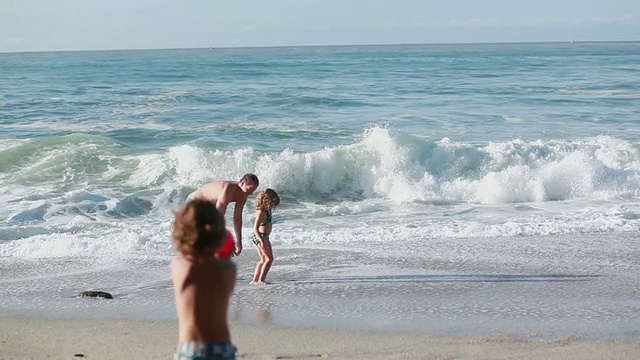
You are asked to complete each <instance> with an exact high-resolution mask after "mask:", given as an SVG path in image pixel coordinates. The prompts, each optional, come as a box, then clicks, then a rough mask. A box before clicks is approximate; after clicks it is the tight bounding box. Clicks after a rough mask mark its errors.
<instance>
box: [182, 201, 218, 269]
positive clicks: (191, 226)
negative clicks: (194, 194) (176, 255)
mask: <svg viewBox="0 0 640 360" xmlns="http://www.w3.org/2000/svg"><path fill="white" fill-rule="evenodd" d="M226 235H227V233H226V227H225V222H224V216H222V214H221V213H220V212H219V211H218V209H216V206H215V205H214V204H213V203H212V202H210V201H206V200H194V201H191V202H188V203H186V204H185V205H183V206H182V208H180V210H178V212H177V213H176V216H175V220H174V222H173V245H174V246H175V248H176V250H177V251H178V252H180V253H181V254H183V255H184V256H185V257H189V258H196V259H197V258H202V257H206V256H208V255H212V254H214V253H215V251H217V250H218V249H219V248H220V246H221V245H222V242H223V240H224V239H225V237H226Z"/></svg>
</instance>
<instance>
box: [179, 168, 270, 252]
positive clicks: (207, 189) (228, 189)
mask: <svg viewBox="0 0 640 360" xmlns="http://www.w3.org/2000/svg"><path fill="white" fill-rule="evenodd" d="M259 184H260V181H259V180H258V177H257V176H255V175H254V174H245V175H244V176H243V177H242V178H241V179H240V181H214V182H212V183H209V184H206V185H203V186H202V187H201V188H199V189H198V190H196V191H194V192H192V193H191V194H189V196H188V197H187V201H193V200H196V199H201V200H206V201H210V202H212V203H214V204H215V205H216V209H218V211H220V213H222V215H223V216H224V215H225V214H226V212H227V206H229V204H230V203H232V202H234V203H236V205H235V209H234V211H233V229H234V231H235V233H236V246H235V251H234V252H233V253H234V255H236V256H237V255H240V253H241V252H242V210H243V209H244V204H246V202H247V198H248V197H249V195H251V194H253V192H254V191H256V188H257V187H258V185H259Z"/></svg>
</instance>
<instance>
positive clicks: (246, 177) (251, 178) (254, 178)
mask: <svg viewBox="0 0 640 360" xmlns="http://www.w3.org/2000/svg"><path fill="white" fill-rule="evenodd" d="M240 181H245V182H246V181H249V182H252V183H254V184H256V185H260V180H258V177H257V176H255V175H254V174H244V176H243V177H242V178H241V179H240Z"/></svg>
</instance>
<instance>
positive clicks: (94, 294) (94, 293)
mask: <svg viewBox="0 0 640 360" xmlns="http://www.w3.org/2000/svg"><path fill="white" fill-rule="evenodd" d="M80 297H94V298H103V299H113V295H111V294H109V293H108V292H105V291H92V290H88V291H83V292H81V293H80Z"/></svg>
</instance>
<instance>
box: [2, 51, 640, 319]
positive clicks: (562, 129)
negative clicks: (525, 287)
mask: <svg viewBox="0 0 640 360" xmlns="http://www.w3.org/2000/svg"><path fill="white" fill-rule="evenodd" d="M638 64H640V43H637V42H630V43H549V44H483V45H404V46H358V47H346V46H344V47H292V48H238V49H190V50H145V51H105V52H100V51H96V52H51V53H3V54H0V181H1V183H2V186H1V187H0V201H1V202H2V204H3V206H2V208H0V264H1V265H2V268H3V275H1V276H0V283H2V285H3V287H4V290H0V302H3V301H4V302H3V304H4V305H5V308H6V309H15V308H24V309H26V310H25V311H27V310H29V309H31V310H33V311H44V310H38V309H42V308H44V309H46V308H51V307H52V305H51V304H49V303H47V302H46V301H45V300H43V301H44V303H43V304H44V305H43V304H40V303H39V302H38V301H31V302H30V303H29V305H28V306H25V305H24V304H23V301H25V300H24V299H25V297H28V298H29V299H34V298H39V297H38V296H37V295H36V294H37V293H40V292H47V293H49V292H50V291H54V292H55V293H58V294H73V293H74V292H75V291H76V290H83V289H84V288H86V287H87V286H89V285H88V284H91V286H94V287H95V286H97V287H110V288H114V287H115V288H117V289H120V290H119V291H120V292H121V294H122V296H124V297H125V298H129V299H131V304H133V305H132V306H134V305H135V304H138V305H139V303H136V301H140V297H139V296H140V294H142V293H144V292H145V291H149V288H153V289H157V291H159V292H160V293H161V294H162V297H161V298H162V299H164V300H162V301H160V303H161V305H162V306H164V305H166V303H167V302H170V295H171V294H170V292H169V291H168V282H167V279H168V275H167V273H166V271H165V270H166V269H165V267H164V266H165V265H166V263H167V262H168V261H169V259H170V258H171V256H172V250H171V247H170V244H169V241H168V239H169V231H170V226H171V215H172V211H173V210H175V208H176V207H177V206H178V205H179V204H180V203H181V202H182V201H183V200H184V198H185V197H186V195H187V194H188V193H189V192H190V191H192V190H194V189H195V188H196V187H198V186H200V185H202V184H204V183H205V182H207V181H211V180H216V179H237V178H238V177H240V176H241V175H242V174H244V173H246V172H253V173H256V174H257V175H258V176H259V177H260V179H261V184H262V185H261V189H262V188H265V187H267V186H268V187H273V188H275V189H276V190H277V191H278V192H280V193H281V194H282V197H283V200H284V201H283V204H282V206H281V207H280V208H278V211H277V212H276V213H275V220H276V224H275V225H274V233H273V243H274V247H275V248H276V249H277V251H279V254H280V256H281V257H280V258H279V260H280V267H278V265H276V266H274V270H273V276H274V281H276V282H278V281H279V282H281V283H284V284H286V283H287V282H288V281H298V280H302V281H307V282H311V283H318V282H319V283H323V284H325V285H326V284H329V283H330V284H332V285H326V286H330V287H333V286H338V288H339V289H340V287H339V286H340V285H335V284H336V282H335V279H342V278H343V277H344V276H355V278H356V279H360V280H361V281H364V282H366V281H365V280H366V279H367V278H366V277H367V276H373V278H374V279H379V278H380V277H389V276H392V277H393V276H400V277H399V278H398V277H393V279H402V276H413V278H411V279H414V280H415V279H423V280H424V279H425V278H424V277H423V276H427V275H433V274H442V273H444V274H447V275H460V274H463V275H465V276H467V275H471V276H475V275H478V274H482V275H483V276H484V275H486V274H494V275H495V274H498V275H505V274H507V275H509V276H511V275H514V276H515V275H517V276H521V275H522V274H525V275H527V274H528V275H531V274H546V275H549V274H551V275H554V276H555V275H558V273H559V272H561V273H562V274H563V275H569V276H574V275H589V276H592V275H594V276H596V275H597V276H601V275H612V274H618V273H617V272H619V273H621V274H622V276H623V278H624V279H625V280H624V281H622V282H621V284H622V285H620V286H622V287H628V286H627V285H628V282H627V281H630V282H631V283H633V281H637V280H638V278H637V274H638V273H640V272H638V270H639V269H638V265H637V264H636V263H637V262H636V260H634V259H636V258H637V254H639V251H640V250H639V245H638V241H637V239H638V234H639V233H640V65H638ZM250 207H251V204H250V205H249V208H248V209H245V234H248V233H250V226H251V221H252V220H253V219H252V215H253V213H252V210H251V208H250ZM603 238H606V239H608V240H607V241H606V242H603V241H602V239H603ZM244 244H245V246H246V247H247V253H246V257H244V258H243V257H241V258H239V259H238V262H239V264H240V265H242V266H241V280H242V279H244V277H248V273H249V272H250V269H251V264H252V262H253V261H255V258H253V257H252V256H254V255H255V254H254V252H253V251H252V249H251V248H250V247H249V246H250V245H251V242H250V241H249V240H248V239H246V240H245V241H244ZM554 251H558V252H560V253H562V254H565V255H566V256H562V258H560V259H558V258H555V257H554ZM301 254H307V255H305V256H301ZM319 254H321V255H322V256H321V255H319ZM634 254H635V255H634ZM325 256H330V257H331V258H330V259H328V258H325ZM243 262H246V264H245V263H243ZM65 264H66V265H65ZM73 264H82V266H81V267H80V268H76V265H73ZM140 264H146V265H145V266H142V265H140ZM525 264H526V266H525ZM131 266H133V267H134V268H135V269H136V270H137V271H142V270H140V269H141V268H144V269H153V271H151V272H150V274H149V275H148V276H149V277H148V278H145V277H143V278H144V280H141V279H140V275H136V276H133V275H129V276H128V277H127V276H124V279H129V281H130V283H131V284H130V285H117V286H116V285H114V284H113V283H111V282H110V281H111V280H107V278H108V277H105V275H104V274H105V273H106V272H111V273H114V274H119V275H118V276H115V275H114V276H115V278H114V279H119V280H122V279H123V277H122V274H120V273H119V272H120V271H121V269H122V268H123V267H124V268H125V269H127V268H128V267H131ZM343 268H346V269H351V270H349V271H346V272H345V270H342V269H343ZM5 269H6V270H7V271H9V270H11V271H10V272H6V271H5ZM32 270H33V271H34V274H36V275H34V274H30V272H31V271H32ZM326 271H328V272H326ZM245 273H246V274H245ZM634 273H635V277H633V276H632V275H630V274H634ZM5 274H7V275H5ZM37 274H43V275H42V276H39V275H37ZM45 274H46V276H45ZM354 274H356V275H354ZM546 275H545V276H546ZM70 276H71V278H69V277H70ZM78 276H79V277H80V278H81V279H82V281H78ZM416 276H417V278H416ZM626 276H630V277H626ZM52 278H53V279H56V281H50V279H52ZM70 279H73V280H70ZM318 279H324V280H318ZM427 279H428V280H433V279H432V278H427ZM456 279H457V278H456ZM481 279H483V278H481ZM491 279H493V278H489V280H491ZM516 279H519V278H516ZM545 279H547V278H545ZM571 279H573V278H571ZM633 279H635V280H633ZM27 280H28V281H27ZM547 280H549V279H547ZM139 281H142V284H137V282H139ZM394 281H395V280H394ZM116 282H117V281H116ZM418 282H420V281H418ZM125 283H127V281H125ZM614 283H615V282H614ZM25 284H28V285H25ZM34 284H35V285H34ZM338 284H340V283H338ZM636 284H637V282H636ZM623 285H624V286H623ZM283 286H284V285H283ZM291 286H292V287H291V288H287V289H288V290H287V291H285V293H289V294H297V295H296V296H298V295H300V294H303V293H304V291H302V290H301V289H300V288H299V287H295V285H291ZM321 288H322V289H325V288H323V287H322V286H321ZM34 289H35V290H34ZM616 289H618V288H616ZM243 291H250V290H247V289H245V288H244V287H240V290H239V293H238V296H237V298H236V299H237V303H236V306H237V307H238V308H239V309H241V308H243V307H244V306H245V305H246V304H243V303H242V301H243V299H245V300H246V298H245V297H243V296H244V295H243V294H244V293H243ZM413 291H416V290H415V289H413V290H411V291H410V293H411V294H413ZM435 291H436V292H437V289H436V290H435ZM549 291H551V290H549ZM612 291H613V292H615V293H617V292H616V291H614V290H612ZM32 292H35V293H32ZM638 293H639V291H638V288H637V287H636V288H635V289H634V288H631V292H630V293H626V295H625V296H621V297H620V299H618V300H620V301H622V302H625V301H630V300H628V299H631V298H634V297H635V299H636V301H635V302H632V304H631V305H629V306H631V308H632V309H636V310H637V309H638V308H639V305H638V302H637V299H638V298H639V297H638V296H636V295H638ZM247 294H250V295H246V296H249V298H251V296H254V295H255V294H252V293H247ZM61 296H62V295H61ZM292 296H293V295H292ZM412 296H413V295H412ZM415 296H420V294H419V293H418V294H417V295H415ZM273 301H274V302H277V300H273ZM285 303H286V302H285ZM16 304H22V305H16ZM39 304H40V305H39ZM73 304H74V305H67V304H66V303H64V302H61V303H56V305H55V306H54V307H55V308H62V309H65V308H67V307H69V306H70V307H71V308H72V309H74V310H73V311H75V309H76V306H79V305H78V304H77V303H73ZM598 306H599V305H598ZM625 306H627V305H625ZM31 310H29V311H31ZM325 310H326V309H324V310H322V311H325ZM351 310H352V309H351ZM476 310H477V309H476ZM628 310H629V308H625V310H624V311H622V310H621V311H619V312H616V311H615V310H611V311H613V313H614V314H616V315H615V316H614V318H617V317H616V316H618V315H620V316H621V314H626V311H628ZM168 311H169V312H170V311H172V308H170V309H169V310H168ZM322 311H319V313H322ZM607 311H609V309H605V310H603V311H602V312H599V311H594V313H595V314H596V315H593V316H592V318H593V321H595V322H601V323H606V322H607V319H603V318H602V316H605V315H606V314H607V313H608V312H607ZM161 312H162V311H161ZM388 312H389V314H394V313H393V311H392V310H389V311H388ZM567 312H569V313H570V311H568V310H567ZM410 313H412V314H413V315H414V316H417V315H416V314H419V313H420V312H419V311H418V310H416V311H415V312H410ZM443 313H445V314H446V313H447V312H446V311H443ZM471 313H473V311H471ZM632 313H633V312H632ZM563 314H564V313H563ZM561 315H562V314H561ZM561 315H558V316H556V317H553V319H556V320H557V319H562V316H561ZM552 316H553V315H552ZM590 316H591V315H590ZM637 316H638V315H637V312H635V318H636V319H637ZM391 318H392V319H393V318H394V317H393V316H391ZM627 318H629V317H627ZM400 320H402V317H400ZM630 320H633V316H631V318H630ZM612 321H613V320H612Z"/></svg>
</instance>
